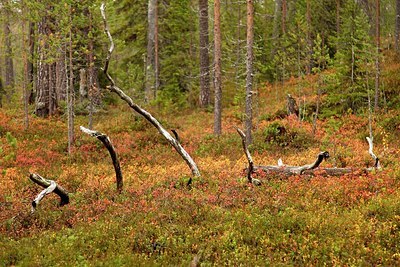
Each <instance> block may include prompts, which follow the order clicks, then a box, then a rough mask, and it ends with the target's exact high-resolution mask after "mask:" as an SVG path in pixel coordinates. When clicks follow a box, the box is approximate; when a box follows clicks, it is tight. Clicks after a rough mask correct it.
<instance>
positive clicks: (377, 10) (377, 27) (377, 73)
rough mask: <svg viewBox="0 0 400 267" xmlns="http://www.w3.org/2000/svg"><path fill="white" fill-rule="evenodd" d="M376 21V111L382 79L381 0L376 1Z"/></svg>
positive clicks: (376, 109)
mask: <svg viewBox="0 0 400 267" xmlns="http://www.w3.org/2000/svg"><path fill="white" fill-rule="evenodd" d="M375 5H376V6H375V8H376V21H375V38H376V58H375V101H374V110H375V112H376V111H378V109H379V80H380V71H381V70H380V60H379V57H380V46H381V30H380V28H381V27H380V26H381V23H380V17H381V16H380V0H376V1H375Z"/></svg>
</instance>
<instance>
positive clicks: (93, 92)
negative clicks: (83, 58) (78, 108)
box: [87, 10, 99, 129]
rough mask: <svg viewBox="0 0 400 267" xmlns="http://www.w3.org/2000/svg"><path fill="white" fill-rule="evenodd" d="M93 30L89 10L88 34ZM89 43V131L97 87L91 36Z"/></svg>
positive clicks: (91, 126)
mask: <svg viewBox="0 0 400 267" xmlns="http://www.w3.org/2000/svg"><path fill="white" fill-rule="evenodd" d="M92 29H93V21H92V12H91V11H90V10H89V33H92ZM90 36H91V37H90V38H89V43H88V50H89V53H88V59H87V60H88V65H89V67H88V73H87V76H88V77H87V81H88V82H87V89H88V98H89V123H88V124H89V125H88V127H89V129H92V128H93V111H94V103H95V102H96V101H95V98H96V96H97V97H98V95H99V93H98V87H97V84H96V80H97V79H96V77H95V69H94V55H93V49H94V45H93V37H92V36H93V34H90Z"/></svg>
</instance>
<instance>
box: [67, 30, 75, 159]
mask: <svg viewBox="0 0 400 267" xmlns="http://www.w3.org/2000/svg"><path fill="white" fill-rule="evenodd" d="M68 80H69V81H68V82H69V86H68V87H69V88H68V90H67V96H68V97H67V109H68V154H71V150H72V145H73V143H74V71H73V64H72V29H71V28H70V29H69V79H68Z"/></svg>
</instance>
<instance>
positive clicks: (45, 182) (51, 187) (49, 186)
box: [29, 173, 69, 212]
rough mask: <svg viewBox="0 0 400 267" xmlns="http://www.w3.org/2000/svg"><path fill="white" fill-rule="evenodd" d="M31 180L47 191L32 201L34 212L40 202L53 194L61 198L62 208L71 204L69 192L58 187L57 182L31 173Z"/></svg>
mask: <svg viewBox="0 0 400 267" xmlns="http://www.w3.org/2000/svg"><path fill="white" fill-rule="evenodd" d="M29 179H31V180H32V181H33V182H34V183H36V184H38V185H40V186H41V187H44V188H45V190H43V191H42V192H40V194H39V195H37V197H36V198H35V199H34V200H33V201H32V212H34V211H35V208H36V206H37V205H38V204H39V202H40V201H41V200H42V199H43V198H44V197H45V196H46V195H47V194H50V193H51V192H54V193H55V194H57V195H58V196H60V198H61V200H60V206H64V205H66V204H68V203H69V196H68V192H67V190H65V189H64V188H63V187H61V186H60V185H58V184H57V183H56V182H55V181H53V180H49V179H45V178H43V177H42V176H40V175H39V174H36V173H31V174H30V175H29Z"/></svg>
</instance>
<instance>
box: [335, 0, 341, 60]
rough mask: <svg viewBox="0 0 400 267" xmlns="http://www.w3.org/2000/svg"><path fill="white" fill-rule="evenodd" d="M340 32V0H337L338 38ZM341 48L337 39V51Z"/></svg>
mask: <svg viewBox="0 0 400 267" xmlns="http://www.w3.org/2000/svg"><path fill="white" fill-rule="evenodd" d="M339 34H340V0H336V38H337V39H338V40H339ZM338 50H339V41H336V52H337V51H338Z"/></svg>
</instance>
